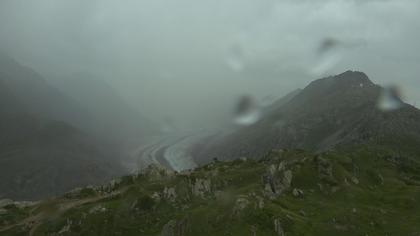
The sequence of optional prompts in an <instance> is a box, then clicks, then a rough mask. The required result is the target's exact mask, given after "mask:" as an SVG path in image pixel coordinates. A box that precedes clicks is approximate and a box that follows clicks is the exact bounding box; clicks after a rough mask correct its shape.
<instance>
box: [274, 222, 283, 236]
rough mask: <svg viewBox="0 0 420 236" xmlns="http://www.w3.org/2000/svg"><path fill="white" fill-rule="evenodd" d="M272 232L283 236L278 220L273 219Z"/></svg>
mask: <svg viewBox="0 0 420 236" xmlns="http://www.w3.org/2000/svg"><path fill="white" fill-rule="evenodd" d="M274 232H276V233H277V235H278V236H284V235H285V234H284V230H283V227H282V226H281V221H280V219H275V220H274Z"/></svg>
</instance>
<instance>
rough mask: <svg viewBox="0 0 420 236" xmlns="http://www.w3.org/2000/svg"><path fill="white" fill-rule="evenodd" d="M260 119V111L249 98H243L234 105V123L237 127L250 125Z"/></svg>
mask: <svg viewBox="0 0 420 236" xmlns="http://www.w3.org/2000/svg"><path fill="white" fill-rule="evenodd" d="M260 119H261V111H260V108H259V106H258V105H257V104H256V102H255V100H254V99H253V98H252V97H251V96H243V97H242V98H241V99H240V100H239V102H238V103H237V105H236V109H235V119H234V122H235V123H236V124H238V125H244V126H248V125H252V124H255V123H256V122H258V121H259V120H260Z"/></svg>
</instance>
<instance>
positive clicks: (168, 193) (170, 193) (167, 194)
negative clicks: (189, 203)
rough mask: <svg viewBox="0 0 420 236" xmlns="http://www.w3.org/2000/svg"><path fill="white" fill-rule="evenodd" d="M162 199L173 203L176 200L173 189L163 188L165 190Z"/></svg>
mask: <svg viewBox="0 0 420 236" xmlns="http://www.w3.org/2000/svg"><path fill="white" fill-rule="evenodd" d="M163 197H164V198H165V199H166V200H168V201H171V202H175V200H176V192H175V188H167V187H165V189H164V190H163Z"/></svg>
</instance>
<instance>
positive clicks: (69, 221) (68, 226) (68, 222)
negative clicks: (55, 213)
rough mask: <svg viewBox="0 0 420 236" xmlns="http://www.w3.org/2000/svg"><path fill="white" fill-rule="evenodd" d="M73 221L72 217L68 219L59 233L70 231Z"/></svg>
mask: <svg viewBox="0 0 420 236" xmlns="http://www.w3.org/2000/svg"><path fill="white" fill-rule="evenodd" d="M72 223H73V222H72V221H71V220H70V219H67V223H66V225H64V226H63V228H62V229H61V230H60V231H59V232H58V234H59V235H60V234H64V233H67V232H70V228H71V225H72Z"/></svg>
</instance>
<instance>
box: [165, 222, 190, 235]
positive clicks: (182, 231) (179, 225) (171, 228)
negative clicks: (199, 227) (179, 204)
mask: <svg viewBox="0 0 420 236" xmlns="http://www.w3.org/2000/svg"><path fill="white" fill-rule="evenodd" d="M188 228H189V225H188V219H187V218H183V219H181V220H170V221H169V222H168V223H167V224H166V225H165V226H163V229H162V232H161V234H160V235H161V236H184V235H186V234H187V232H188Z"/></svg>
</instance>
